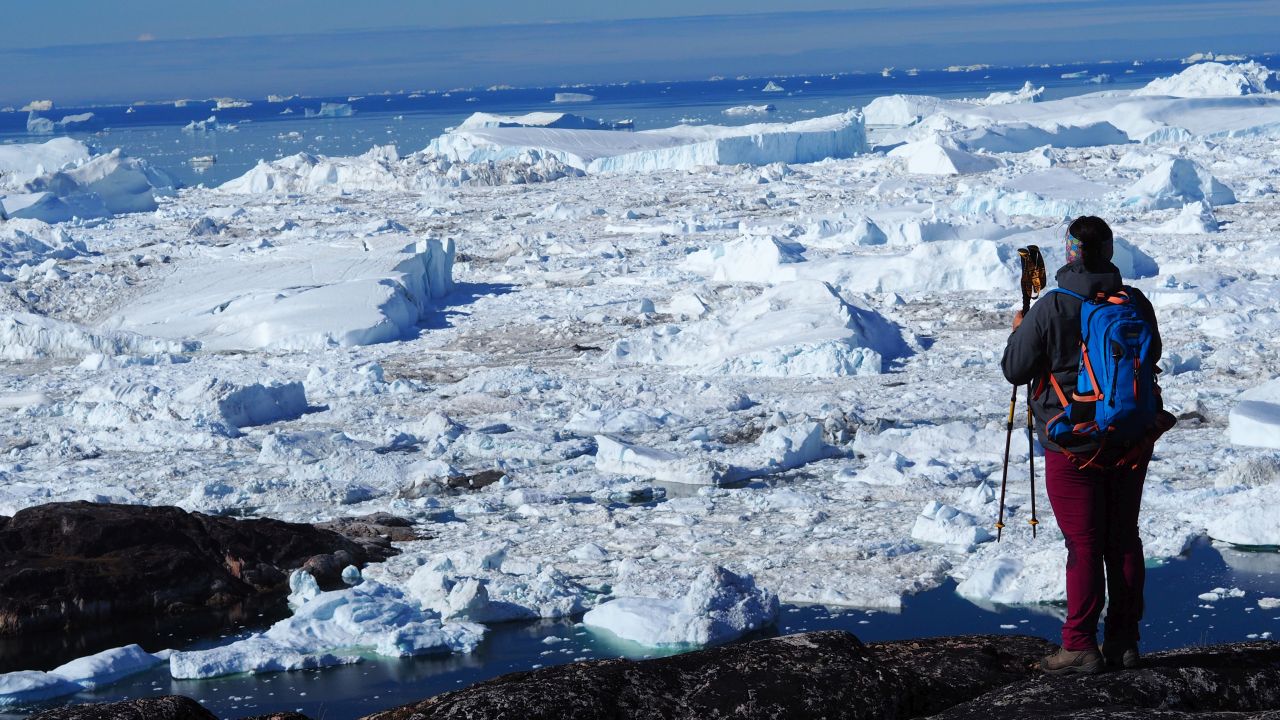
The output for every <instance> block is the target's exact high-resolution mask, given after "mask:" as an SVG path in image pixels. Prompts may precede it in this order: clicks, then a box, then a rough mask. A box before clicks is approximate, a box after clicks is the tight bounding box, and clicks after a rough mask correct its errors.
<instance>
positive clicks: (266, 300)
mask: <svg viewBox="0 0 1280 720" xmlns="http://www.w3.org/2000/svg"><path fill="white" fill-rule="evenodd" d="M453 259H454V245H453V241H452V240H449V241H447V242H444V243H442V242H441V241H439V240H436V239H427V240H417V239H414V238H411V237H408V236H404V235H397V234H394V233H387V234H379V235H374V236H371V237H367V238H351V239H346V240H342V241H335V242H333V243H332V244H327V245H326V244H311V245H291V246H286V247H283V248H270V249H267V250H265V251H261V252H256V253H252V254H249V255H247V256H246V254H245V253H242V252H240V251H239V250H238V249H235V248H231V249H228V250H226V251H222V252H216V253H212V254H210V256H209V257H208V258H206V259H205V260H204V261H202V262H201V263H198V264H192V265H183V266H180V267H179V268H178V270H177V271H176V272H174V273H173V274H171V275H169V276H168V277H167V278H165V280H164V281H163V283H161V284H160V285H158V286H156V287H153V289H151V290H150V292H144V293H143V294H141V295H140V296H138V297H136V298H134V299H133V300H132V301H130V302H128V303H126V304H125V305H124V306H123V307H122V308H120V309H119V310H117V312H116V313H115V315H113V316H112V317H111V318H110V319H109V320H108V321H107V325H108V326H110V327H114V328H118V329H124V330H130V331H133V332H138V333H141V334H144V335H150V336H155V337H162V338H173V339H186V338H194V339H198V340H199V341H200V342H201V343H202V345H203V347H204V348H205V349H206V350H252V349H261V348H278V349H312V348H327V347H351V346H355V345H370V344H373V343H380V342H388V341H392V340H400V339H404V338H408V337H412V336H414V335H416V334H417V333H418V327H419V323H420V322H421V321H422V320H423V319H425V318H426V317H427V316H428V315H429V314H430V313H432V312H434V311H435V309H436V302H437V301H438V300H440V299H441V298H443V297H444V296H445V295H447V294H449V293H450V292H451V291H452V290H453V279H452V269H453Z"/></svg>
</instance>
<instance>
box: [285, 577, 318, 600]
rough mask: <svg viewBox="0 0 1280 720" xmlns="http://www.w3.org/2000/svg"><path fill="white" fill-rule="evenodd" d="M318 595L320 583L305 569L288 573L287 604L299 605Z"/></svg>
mask: <svg viewBox="0 0 1280 720" xmlns="http://www.w3.org/2000/svg"><path fill="white" fill-rule="evenodd" d="M319 596H320V583H318V582H316V577H315V576H314V575H312V574H311V573H309V572H307V571H306V570H294V571H293V572H291V573H289V598H288V600H289V606H290V607H301V606H303V605H306V604H307V602H308V601H310V600H314V599H315V598H317V597H319Z"/></svg>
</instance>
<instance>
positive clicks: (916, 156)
mask: <svg viewBox="0 0 1280 720" xmlns="http://www.w3.org/2000/svg"><path fill="white" fill-rule="evenodd" d="M889 157H894V158H903V159H904V160H905V161H906V168H907V172H909V173H915V174H918V175H968V174H971V173H982V172H987V171H988V170H994V169H995V168H998V167H1000V164H1001V163H1000V161H999V160H998V159H996V158H991V157H982V156H979V155H974V154H973V153H969V152H965V151H964V150H960V149H957V148H954V147H947V146H946V145H943V144H942V143H940V142H938V141H937V140H923V141H920V142H910V143H907V144H905V145H901V146H899V147H896V148H894V149H893V150H890V151H889Z"/></svg>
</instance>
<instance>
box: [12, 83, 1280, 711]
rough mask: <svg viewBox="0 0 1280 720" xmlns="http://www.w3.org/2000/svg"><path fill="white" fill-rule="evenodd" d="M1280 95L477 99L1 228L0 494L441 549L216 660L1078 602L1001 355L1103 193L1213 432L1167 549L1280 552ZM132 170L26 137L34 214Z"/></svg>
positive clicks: (697, 638) (1175, 88)
mask: <svg viewBox="0 0 1280 720" xmlns="http://www.w3.org/2000/svg"><path fill="white" fill-rule="evenodd" d="M1273 82H1274V81H1273V79H1272V78H1271V77H1269V76H1267V77H1264V76H1263V73H1262V72H1261V71H1259V70H1257V69H1256V68H1252V67H1249V66H1244V67H1241V66H1237V65H1226V64H1218V65H1217V66H1214V65H1212V64H1210V63H1204V64H1200V65H1192V66H1189V67H1188V68H1187V69H1186V70H1185V71H1184V72H1182V73H1180V74H1179V75H1178V76H1176V77H1174V78H1170V79H1166V80H1164V81H1162V82H1156V83H1152V85H1151V86H1150V87H1149V88H1148V91H1144V92H1141V93H1131V92H1125V91H1108V92H1106V93H1095V94H1091V95H1084V96H1079V97H1071V98H1063V99H1057V100H1045V99H1044V97H1043V95H1042V94H1041V93H1040V92H1039V91H1038V89H1037V88H1026V87H1023V88H1021V89H1018V88H1016V87H1014V88H1010V89H1009V91H1008V92H1005V93H995V94H993V95H992V96H991V97H988V98H978V99H973V100H943V99H940V98H925V97H919V96H917V97H901V96H900V97H895V98H883V99H878V100H876V101H874V102H873V103H871V104H870V105H869V106H868V107H867V108H866V109H865V113H866V115H865V116H866V118H867V121H868V123H870V124H871V126H872V127H871V130H870V135H871V137H870V139H869V140H868V139H867V137H866V133H867V131H866V130H865V129H864V127H863V124H862V119H861V116H860V115H859V114H858V113H857V112H850V113H845V114H840V115H834V116H830V117H826V118H817V119H815V120H809V121H805V122H802V123H758V124H753V125H747V126H743V127H741V128H717V127H699V128H691V127H680V128H668V129H664V130H656V131H644V132H626V131H623V130H620V129H616V128H617V126H616V125H613V126H612V127H611V126H610V124H609V123H607V122H603V121H600V122H591V121H587V120H585V119H579V118H574V117H571V116H568V115H565V114H560V113H536V114H530V115H523V116H522V115H512V116H481V115H476V116H473V117H472V118H471V119H470V120H468V121H467V122H465V123H463V124H462V125H460V126H459V127H458V128H456V129H454V130H452V131H449V132H447V133H445V134H444V135H443V136H441V137H440V138H438V139H437V140H436V141H435V142H433V144H432V147H430V148H428V149H426V150H419V151H417V152H409V153H408V154H403V155H402V154H401V153H399V152H398V151H396V150H395V149H394V148H389V147H377V148H373V149H371V150H370V151H369V152H368V153H365V154H363V155H359V156H354V157H341V158H340V157H322V156H317V155H306V154H303V155H295V156H291V157H286V158H282V159H278V160H273V161H269V162H264V163H262V164H260V165H259V166H258V167H256V168H254V169H253V170H251V171H250V172H248V173H246V174H245V175H244V176H243V177H241V178H238V179H236V180H232V181H230V182H229V183H227V184H225V185H224V186H223V187H222V188H216V189H206V188H193V189H181V190H179V191H178V193H177V195H176V196H175V197H174V198H173V199H172V200H165V201H164V202H161V203H158V206H157V207H155V209H154V210H153V211H152V212H148V213H145V214H140V213H125V214H115V215H112V216H111V217H109V218H106V219H104V220H103V221H101V222H97V223H68V222H52V223H50V222H48V221H39V220H34V219H28V218H20V219H12V220H8V221H5V222H4V223H3V225H0V291H2V292H0V357H3V358H4V360H3V362H4V363H7V364H5V365H4V366H3V367H0V449H2V450H3V452H2V453H0V456H2V457H3V462H2V463H0V514H10V513H12V512H14V511H15V510H16V509H18V508H22V507H27V506H30V505H33V504H37V503H42V502H49V501H53V500H66V499H78V498H83V499H89V500H98V501H101V500H114V501H120V502H145V503H154V504H178V505H181V506H183V507H187V508H191V509H199V510H203V511H209V512H229V513H244V514H260V515H267V516H273V517H280V518H282V519H286V520H293V521H302V522H315V521H321V520H329V519H333V518H336V517H341V516H346V515H363V514H366V513H369V512H375V511H387V512H391V513H394V514H397V515H403V516H406V517H409V518H411V519H412V520H413V521H414V522H415V523H417V524H418V525H419V526H421V527H422V528H424V529H425V530H426V532H424V533H423V538H422V539H418V540H413V541H406V542H402V543H399V547H400V549H401V550H402V551H403V552H402V553H401V554H400V555H398V556H396V557H393V558H391V559H389V560H387V561H386V562H383V563H379V564H374V565H371V566H369V567H367V568H365V569H364V570H363V571H362V574H354V573H353V574H349V575H348V577H347V579H348V580H349V582H350V586H349V587H347V588H345V589H340V590H334V591H330V592H327V593H322V592H320V591H319V589H318V588H317V587H313V586H311V585H309V584H308V583H307V582H306V578H301V577H299V578H296V579H295V587H294V593H293V601H294V604H293V607H294V615H293V616H292V617H290V618H288V619H287V620H285V621H283V622H282V623H281V624H278V625H277V626H275V627H273V628H271V629H269V630H266V631H263V632H261V633H258V634H256V635H255V636H254V637H252V638H247V639H241V640H239V641H238V642H236V643H231V644H228V645H226V646H224V647H221V648H212V649H208V650H201V651H192V650H190V649H186V648H183V649H180V652H179V653H175V654H174V656H173V657H172V658H170V662H169V668H170V672H171V673H172V674H174V675H179V676H193V677H194V676H209V675H215V674H220V673H225V672H239V671H266V670H281V669H287V668H295V667H312V666H320V665H326V664H332V663H339V662H347V661H349V660H350V659H351V658H356V657H361V656H368V655H369V654H384V655H401V654H414V653H430V652H438V653H445V652H449V653H452V652H458V653H464V652H468V651H470V650H471V649H472V648H475V647H478V645H477V643H480V642H483V640H482V636H483V627H484V626H485V625H487V624H492V623H497V622H504V621H509V620H519V619H531V618H539V617H566V616H568V617H574V616H577V615H578V614H580V613H584V612H585V613H586V616H585V617H586V623H587V626H588V627H590V628H591V629H592V631H593V632H598V633H600V634H601V635H602V636H603V637H612V638H617V639H619V640H620V641H622V640H624V639H625V640H626V641H628V642H633V643H641V644H645V645H650V646H658V647H666V646H680V647H684V646H687V645H689V644H700V643H712V642H721V641H727V640H729V639H732V638H734V637H738V636H741V635H742V634H744V633H748V632H751V631H752V630H754V629H758V628H760V627H763V626H765V625H767V624H768V623H770V622H772V620H773V618H774V614H775V613H776V612H777V609H776V608H777V605H776V603H778V602H817V603H825V604H831V605H847V606H858V607H870V608H895V607H900V606H901V604H902V602H903V597H904V596H906V595H909V594H912V593H918V592H924V591H928V590H932V589H935V588H938V587H941V586H943V585H944V584H945V583H947V582H949V581H954V582H956V583H957V589H958V591H959V592H960V593H961V595H963V596H964V597H967V598H970V599H971V600H973V601H974V602H978V603H984V604H1000V603H1026V604H1038V603H1054V602H1060V601H1061V600H1062V598H1063V597H1064V592H1065V589H1064V587H1063V576H1062V567H1063V563H1064V562H1065V550H1064V548H1063V546H1062V538H1061V534H1060V532H1059V531H1058V529H1057V526H1056V523H1055V520H1054V518H1053V514H1052V508H1051V506H1050V504H1049V502H1048V500H1047V498H1046V497H1045V495H1044V490H1043V485H1042V483H1041V484H1039V485H1038V487H1037V488H1036V492H1037V497H1036V501H1037V509H1038V511H1039V520H1040V523H1041V524H1040V526H1039V537H1038V538H1037V539H1036V540H1034V541H1032V540H1031V539H1030V537H1029V533H1028V532H1027V530H1026V528H1027V524H1026V523H1027V520H1028V519H1029V517H1030V507H1031V495H1030V492H1031V491H1030V488H1029V486H1028V484H1027V483H1026V481H1025V471H1026V467H1027V464H1028V460H1029V452H1034V453H1036V454H1035V456H1034V457H1035V458H1036V461H1037V462H1038V463H1039V466H1038V468H1037V469H1038V471H1039V472H1040V473H1042V472H1043V471H1042V470H1041V468H1042V467H1043V461H1042V460H1041V459H1040V455H1039V454H1038V453H1039V451H1038V449H1035V448H1033V449H1032V450H1030V451H1029V450H1028V448H1027V447H1026V444H1025V443H1023V442H1018V440H1017V438H1015V442H1014V443H1013V451H1012V457H1011V460H1010V472H1011V475H1010V477H1011V482H1010V485H1009V489H1008V490H1009V491H1008V495H1007V497H1006V505H1007V514H1006V517H1005V522H1006V525H1007V527H1006V529H1005V532H1004V535H1003V537H1002V542H1000V543H998V544H997V543H994V542H990V541H989V540H990V534H991V525H992V524H993V522H994V519H995V517H996V514H997V505H998V499H997V493H998V487H997V485H998V481H999V477H1000V472H1001V465H1000V463H1001V459H1002V451H1003V430H1004V418H1005V417H1006V416H1005V413H1006V412H1007V410H1008V395H1009V388H1008V386H1007V384H1006V383H1005V382H1004V380H1003V378H1002V377H1001V376H1000V373H999V372H998V370H997V369H996V368H997V365H998V363H999V360H1000V357H1001V352H1002V350H1003V347H1004V343H1005V340H1006V338H1007V336H1008V322H1009V316H1010V314H1011V313H1012V312H1013V311H1014V310H1015V309H1016V306H1017V304H1018V259H1017V254H1016V252H1015V250H1016V248H1018V247H1020V246H1025V245H1027V244H1031V243H1034V244H1037V245H1039V246H1040V247H1041V248H1042V249H1043V251H1044V253H1045V257H1046V261H1047V262H1048V263H1049V265H1050V266H1051V267H1050V270H1051V271H1052V270H1054V269H1056V266H1057V265H1058V264H1060V263H1061V262H1063V250H1062V237H1063V233H1064V230H1065V228H1064V226H1063V225H1062V220H1063V219H1064V218H1066V217H1069V216H1074V215H1077V214H1086V213H1087V214H1101V215H1103V216H1105V217H1107V218H1108V220H1110V221H1112V224H1113V226H1114V228H1115V230H1116V232H1117V242H1116V257H1115V262H1116V265H1117V266H1118V268H1119V269H1120V270H1121V271H1122V272H1123V273H1124V275H1125V278H1126V280H1127V281H1128V282H1130V283H1132V284H1134V285H1135V286H1137V287H1138V288H1140V289H1141V290H1142V291H1143V292H1144V294H1146V295H1147V296H1148V297H1149V298H1150V299H1151V300H1152V303H1153V304H1154V305H1155V306H1156V307H1157V309H1158V313H1159V318H1160V327H1161V331H1162V333H1163V335H1164V337H1165V357H1164V358H1163V360H1162V367H1163V369H1164V370H1165V372H1164V373H1162V375H1161V385H1162V387H1163V389H1164V402H1165V404H1166V406H1167V407H1168V408H1169V409H1170V410H1171V411H1172V412H1174V413H1175V414H1178V415H1180V416H1182V417H1183V418H1184V420H1183V421H1182V422H1180V423H1179V425H1178V426H1177V427H1175V428H1174V429H1173V430H1172V431H1170V433H1169V434H1168V435H1167V436H1166V437H1165V438H1164V439H1163V440H1162V441H1161V445H1160V447H1159V450H1158V452H1157V453H1156V457H1155V459H1154V460H1153V462H1152V464H1151V470H1150V473H1149V476H1148V479H1147V484H1146V490H1145V497H1144V510H1143V522H1142V534H1143V541H1144V547H1145V552H1146V555H1147V557H1148V558H1153V559H1154V558H1161V557H1169V556H1173V555H1177V554H1179V553H1181V552H1183V551H1184V550H1185V549H1186V548H1187V547H1188V546H1189V545H1190V543H1192V542H1194V541H1195V540H1196V539H1197V538H1201V537H1204V536H1206V535H1208V536H1210V537H1213V538H1215V539H1218V540H1221V541H1224V542H1230V543H1236V544H1241V545H1254V544H1263V545H1268V544H1277V543H1280V537H1277V532H1280V530H1278V529H1277V527H1276V525H1275V521H1274V518H1273V517H1272V515H1274V513H1271V514H1267V513H1266V512H1265V510H1266V509H1267V508H1272V507H1274V506H1275V505H1276V503H1277V502H1280V497H1278V496H1277V495H1278V494H1280V471H1277V470H1276V468H1277V467H1280V465H1277V462H1276V457H1275V453H1276V447H1275V443H1274V437H1275V436H1276V435H1277V432H1276V425H1277V423H1276V421H1275V419H1274V417H1272V416H1273V415H1274V414H1275V413H1274V412H1273V409H1274V407H1275V406H1276V405H1277V402H1276V393H1275V392H1274V388H1273V387H1272V386H1273V385H1274V383H1275V381H1274V378H1275V376H1276V365H1275V358H1274V352H1273V351H1272V345H1273V343H1272V342H1271V339H1272V337H1273V336H1274V335H1275V332H1276V330H1277V328H1280V313H1278V312H1277V308H1276V300H1275V298H1276V297H1277V296H1280V264H1277V261H1276V259H1275V253H1274V252H1272V245H1273V244H1274V242H1273V237H1274V229H1275V226H1276V225H1277V219H1278V218H1280V194H1278V193H1277V186H1278V185H1280V181H1278V180H1277V177H1276V173H1275V167H1276V164H1277V158H1278V157H1280V154H1278V151H1277V146H1276V139H1277V137H1280V136H1278V135H1277V133H1276V128H1277V127H1280V101H1278V100H1277V98H1276V96H1275V94H1274V93H1273V92H1271V89H1272V88H1273V87H1274V85H1273V84H1272V83H1273ZM97 157H108V156H97ZM94 159H95V157H94V156H91V155H90V154H89V153H88V151H87V149H86V148H84V147H83V146H80V145H77V144H75V143H74V142H73V141H65V140H53V141H51V142H49V143H42V144H38V145H26V146H0V167H3V168H4V170H0V172H3V177H4V179H3V181H2V182H4V183H6V185H5V186H4V190H3V191H2V192H5V193H6V201H5V202H6V203H7V202H8V197H11V195H9V194H8V193H10V192H11V191H12V188H13V187H25V186H26V183H28V182H30V181H32V180H34V179H37V178H41V177H46V176H50V177H51V176H52V175H53V174H56V173H59V172H61V173H63V174H64V175H65V174H67V173H69V172H71V171H72V170H75V169H77V168H81V167H85V166H86V165H87V164H89V163H92V162H93V161H94ZM117 159H118V158H117ZM112 162H115V161H114V160H113V161H112ZM104 165H105V163H104ZM588 173H589V175H588ZM81 179H82V180H83V179H84V178H81ZM79 182H80V181H79V180H77V183H79ZM62 183H63V181H62V180H58V181H57V182H56V183H52V184H51V185H49V189H48V190H45V192H54V191H55V190H57V189H58V188H62V187H63V185H62ZM65 187H68V188H70V187H71V184H67V185H66V186H65ZM76 187H83V185H80V184H76ZM21 192H23V193H25V192H26V191H25V190H23V191H21ZM76 192H79V191H76ZM99 196H100V197H104V198H106V197H109V196H111V193H106V194H105V195H104V194H101V193H99ZM59 197H61V196H59ZM68 197H70V196H68ZM124 197H125V199H128V198H136V197H144V196H143V195H135V194H129V193H124ZM59 202H63V200H59ZM104 202H105V201H104ZM113 203H114V201H113ZM64 204H65V203H64ZM125 205H128V203H122V205H121V207H122V208H123V206H125ZM6 207H8V205H7V204H6ZM24 207H26V206H24ZM107 209H108V210H110V209H111V208H110V207H108V208H107ZM436 238H439V239H436ZM623 647H625V645H624V646H623ZM76 677H77V678H79V677H82V676H80V675H77V676H76ZM68 678H70V676H67V678H59V677H52V676H51V675H50V674H48V673H40V674H29V673H28V674H20V675H14V676H6V677H5V678H3V680H2V681H0V687H4V688H9V689H12V690H13V693H15V694H16V693H27V695H26V696H25V697H36V696H40V695H42V694H43V695H46V696H47V695H50V694H59V693H63V692H77V691H78V690H76V688H78V687H81V685H80V680H73V679H68ZM6 692H8V691H7V690H6Z"/></svg>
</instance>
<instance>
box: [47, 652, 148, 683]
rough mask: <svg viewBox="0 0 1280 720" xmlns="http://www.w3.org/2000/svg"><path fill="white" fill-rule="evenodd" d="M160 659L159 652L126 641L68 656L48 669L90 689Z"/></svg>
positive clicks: (136, 671)
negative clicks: (66, 659)
mask: <svg viewBox="0 0 1280 720" xmlns="http://www.w3.org/2000/svg"><path fill="white" fill-rule="evenodd" d="M162 662H164V658H163V657H161V656H160V655H154V654H152V653H149V652H147V651H146V650H143V649H142V648H141V647H140V646H138V645H126V646H124V647H118V648H112V649H110V650H103V651H102V652H99V653H95V654H93V655H89V656H87V657H82V658H78V659H76V660H72V661H71V662H68V663H65V664H63V665H59V666H58V667H56V668H54V669H53V670H50V671H49V672H50V674H52V675H57V676H59V677H62V678H66V679H67V680H69V681H71V682H74V683H76V684H78V685H80V686H81V687H83V688H84V689H86V690H93V689H94V688H100V687H103V686H105V685H110V684H111V683H114V682H116V681H117V680H120V679H123V678H126V677H128V676H130V675H136V674H137V673H140V672H143V671H145V670H148V669H150V668H152V667H154V666H156V665H158V664H160V663H162Z"/></svg>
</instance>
